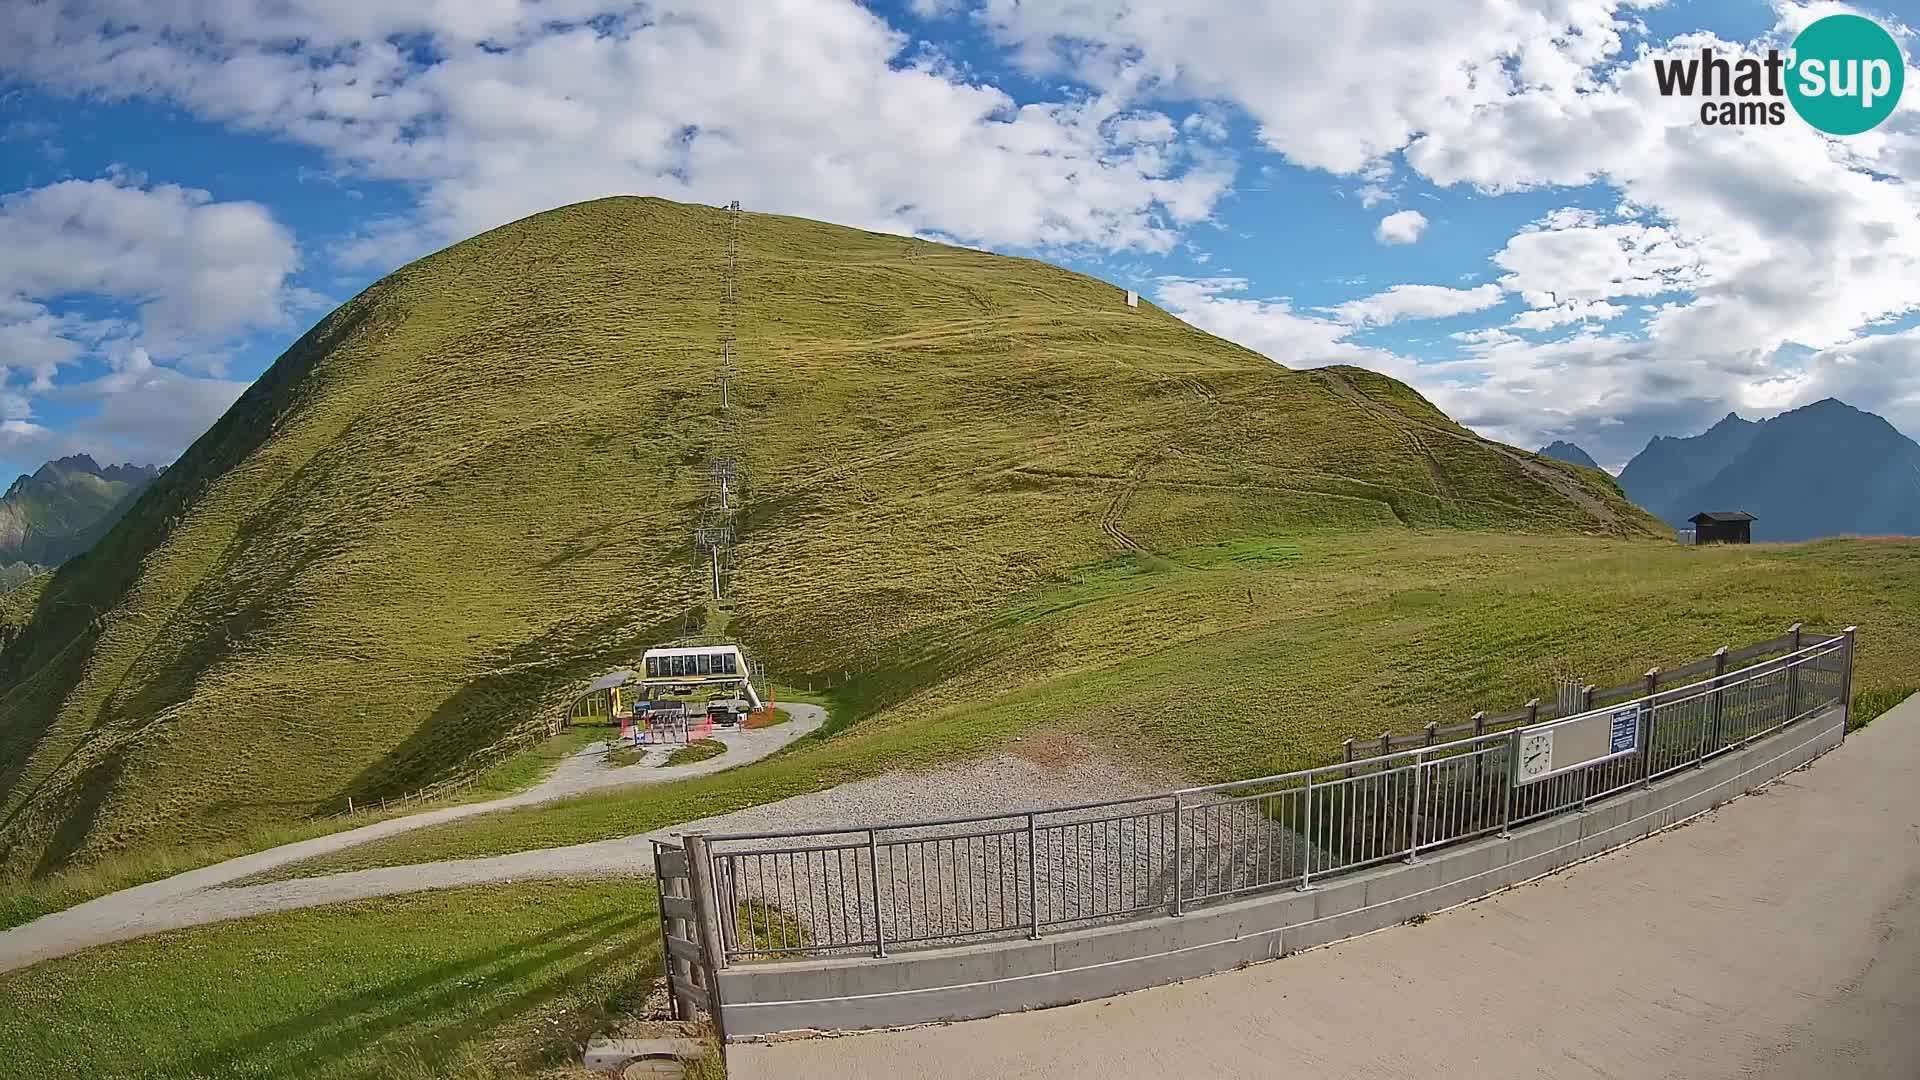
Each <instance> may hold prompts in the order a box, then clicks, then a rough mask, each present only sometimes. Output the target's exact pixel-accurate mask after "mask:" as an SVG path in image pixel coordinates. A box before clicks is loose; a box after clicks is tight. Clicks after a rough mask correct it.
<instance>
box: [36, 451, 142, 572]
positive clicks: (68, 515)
mask: <svg viewBox="0 0 1920 1080" xmlns="http://www.w3.org/2000/svg"><path fill="white" fill-rule="evenodd" d="M160 471H161V470H160V469H159V467H157V466H154V465H135V464H133V463H131V462H127V463H125V464H120V465H108V466H106V467H104V468H103V467H101V465H100V463H99V462H97V461H95V460H94V459H93V456H92V455H90V454H69V455H67V456H66V457H61V458H55V459H54V460H52V461H49V462H47V463H46V464H44V465H41V466H40V467H39V468H38V469H35V470H34V471H33V472H31V473H27V474H22V475H21V476H20V477H19V478H18V479H16V480H15V481H14V482H13V483H12V485H10V486H9V487H8V488H7V491H6V494H5V495H0V565H4V564H10V563H21V564H25V565H26V566H28V567H29V568H37V567H43V566H54V565H58V564H59V563H62V562H65V561H66V560H67V559H70V558H72V557H73V556H75V555H78V554H79V553H80V552H82V551H85V550H86V549H87V548H89V547H91V546H92V545H93V542H94V540H96V539H97V538H99V537H100V536H101V535H103V534H105V532H106V531H107V530H108V529H109V528H112V527H113V523H114V522H116V521H118V520H120V516H121V514H123V513H125V512H126V509H127V507H129V506H131V505H132V504H133V501H134V500H135V499H137V498H138V497H139V495H140V493H141V492H143V491H145V490H146V489H147V487H148V485H150V484H152V483H153V481H154V479H155V478H156V477H158V476H159V475H160Z"/></svg>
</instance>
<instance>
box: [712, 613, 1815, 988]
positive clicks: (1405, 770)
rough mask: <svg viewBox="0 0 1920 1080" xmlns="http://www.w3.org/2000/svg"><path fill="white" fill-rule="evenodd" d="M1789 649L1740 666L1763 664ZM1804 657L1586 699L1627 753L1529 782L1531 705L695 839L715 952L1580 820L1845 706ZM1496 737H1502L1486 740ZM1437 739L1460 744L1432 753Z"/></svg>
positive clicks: (1175, 888) (1143, 901) (809, 945)
mask: <svg viewBox="0 0 1920 1080" xmlns="http://www.w3.org/2000/svg"><path fill="white" fill-rule="evenodd" d="M1792 640H1793V639H1792V637H1791V636H1789V637H1787V638H1779V639H1774V640H1772V641H1767V642H1761V643H1758V644H1757V645H1755V646H1750V647H1749V648H1748V649H1746V650H1741V653H1745V654H1748V655H1749V656H1750V657H1751V656H1762V655H1767V654H1772V653H1778V652H1779V650H1780V648H1781V647H1783V643H1784V645H1785V646H1788V647H1790V646H1791V644H1792ZM1801 640H1802V642H1803V646H1802V648H1800V649H1799V650H1798V651H1794V652H1789V653H1784V654H1780V655H1771V656H1769V658H1767V659H1761V660H1757V661H1755V662H1753V663H1751V664H1748V665H1746V666H1744V667H1740V668H1738V669H1731V670H1729V669H1727V668H1726V667H1725V665H1726V663H1727V661H1726V660H1725V659H1724V657H1725V656H1727V655H1733V654H1731V653H1729V652H1727V651H1724V650H1723V652H1722V654H1720V655H1718V656H1716V657H1713V658H1709V660H1707V661H1703V662H1701V663H1704V664H1705V665H1706V666H1704V667H1702V666H1701V664H1700V663H1696V664H1692V665H1688V666H1687V667H1686V668H1682V669H1678V670H1680V671H1682V672H1685V673H1688V674H1696V675H1697V674H1700V673H1703V672H1704V673H1707V677H1706V678H1701V679H1698V680H1696V681H1691V682H1686V683H1684V684H1679V685H1676V684H1675V683H1674V682H1671V681H1669V677H1668V676H1665V675H1659V674H1652V675H1650V676H1649V678H1648V680H1646V681H1645V682H1643V683H1641V684H1640V685H1639V686H1638V687H1637V688H1629V687H1622V688H1614V689H1612V690H1609V691H1604V692H1603V691H1595V692H1593V693H1592V694H1591V695H1586V696H1585V702H1586V704H1587V705H1588V707H1589V708H1592V709H1607V708H1616V707H1618V706H1619V705H1620V704H1622V703H1623V702H1622V700H1621V695H1622V694H1627V693H1632V696H1631V697H1630V698H1627V699H1626V700H1627V703H1638V704H1639V705H1640V709H1639V716H1640V720H1639V724H1640V727H1639V729H1638V731H1637V734H1636V739H1635V750H1634V751H1633V752H1631V753H1627V754H1624V755H1619V756H1612V757H1607V758H1604V759H1601V760H1598V761H1596V762H1593V763H1591V764H1588V765H1584V766H1579V767H1576V768H1573V769H1571V770H1569V771H1565V772H1560V773H1557V774H1552V775H1549V776H1547V777H1546V778H1545V779H1542V780H1539V781H1536V782H1531V783H1527V784H1517V783H1516V782H1515V777H1516V773H1515V760H1516V748H1517V746H1518V741H1519V738H1520V735H1521V733H1522V731H1524V730H1526V727H1525V725H1528V724H1532V723H1535V722H1538V721H1541V720H1543V719H1547V718H1548V717H1549V715H1550V713H1549V712H1546V711H1543V710H1541V709H1540V708H1539V706H1538V703H1533V704H1531V705H1530V707H1529V708H1528V709H1526V710H1523V711H1520V712H1516V713H1510V714H1506V715H1505V716H1500V717H1485V716H1481V717H1477V718H1476V720H1475V722H1474V723H1472V724H1467V725H1460V726H1458V727H1456V728H1452V729H1440V728H1438V727H1437V726H1430V727H1429V729H1428V730H1427V731H1426V732H1424V733H1422V734H1420V735H1416V736H1413V737H1412V738H1414V739H1415V740H1417V742H1418V744H1419V745H1416V746H1413V747H1410V748H1406V749H1398V750H1392V749H1389V750H1388V751H1386V752H1383V753H1381V754H1378V755H1375V756H1372V757H1367V758H1363V759H1360V760H1354V761H1343V762H1341V763H1339V764H1335V765H1329V766H1323V767H1320V768H1315V769H1307V770H1302V771H1298V772H1293V773H1287V774H1283V775H1280V776H1270V777H1261V778H1259V779H1255V780H1246V781H1239V782H1235V783H1228V784H1217V785H1213V786H1210V787H1203V788H1188V789H1185V790H1182V791H1178V792H1169V793H1166V794H1164V795H1156V796H1150V797H1146V798H1137V799H1122V800H1115V801H1111V802H1103V803H1091V804H1086V805H1083V806H1073V807H1058V808H1053V809H1046V810H1034V811H1031V812H1025V811H1023V812H1020V813H1016V814H1003V815H988V816H981V817H973V818H961V819H952V820H946V821H930V822H917V823H906V824H896V825H884V826H881V825H876V826H873V827H871V828H869V827H866V826H862V827H859V828H855V829H845V830H840V831H826V830H812V831H801V832H795V833H757V834H731V835H718V836H711V837H706V838H705V845H706V850H707V852H708V858H709V860H710V861H711V864H712V881H713V882H714V895H715V897H716V900H715V904H716V906H717V907H718V908H719V909H720V910H719V912H718V915H717V921H718V922H719V923H720V928H719V941H720V944H721V947H722V949H723V951H724V953H725V956H726V958H727V960H729V961H732V960H744V959H751V958H758V957H791V956H798V955H828V954H839V953H849V952H871V953H875V954H879V955H884V954H885V953H886V951H887V950H888V949H890V948H896V947H909V946H930V945H935V944H942V943H953V942H959V941H968V940H980V939H990V938H995V937H1010V936H1016V935H1024V936H1028V937H1038V936H1041V935H1042V934H1043V933H1045V932H1046V931H1047V930H1049V929H1055V928H1061V927H1070V926H1081V925H1091V924H1096V923H1100V922H1103V921H1113V920H1120V919H1129V918H1140V917H1143V916H1149V915H1156V914H1162V913H1173V914H1179V913H1180V912H1181V911H1182V910H1184V909H1185V908H1186V907H1188V906H1191V905H1198V904H1204V903H1208V902H1213V901H1218V900H1220V899H1223V898H1226V897H1233V896H1239V895H1244V894H1247V893H1253V892H1259V891H1262V890H1269V889H1275V888H1282V887H1299V886H1305V885H1308V884H1310V883H1311V882H1312V881H1313V880H1314V879H1316V878H1318V877H1321V876H1324V875H1329V874H1340V873H1346V872H1350V871H1353V870H1357V869H1360V868H1362V867H1366V866H1372V865H1376V864H1379V863H1383V862H1388V861H1392V860H1396V859H1411V858H1415V857H1417V856H1418V855H1419V853H1420V852H1422V851H1427V850H1431V849H1434V848H1439V847H1444V846H1446V845H1449V844H1457V843H1461V842H1463V841H1466V840H1471V839H1474V838H1476V837H1481V836H1486V835H1488V834H1491V833H1496V832H1502V831H1504V830H1506V829H1508V828H1510V827H1511V826H1513V825H1517V824H1521V823H1524V822H1529V821H1534V820H1538V819H1541V818H1546V817H1551V816H1553V815H1556V814H1562V813H1567V812H1569V811H1573V810H1578V809H1581V808H1583V807H1585V806H1587V805H1589V804H1590V803H1592V802H1594V801H1595V800H1598V799H1604V798H1607V797H1608V796H1611V795H1614V794H1617V793H1619V792H1622V791H1625V790H1628V789H1630V788H1633V787H1636V786H1641V785H1644V784H1647V783H1650V782H1651V781H1653V780H1655V779H1658V778H1659V777H1661V776H1663V775H1666V774H1668V773H1671V772H1674V771H1675V770H1678V769H1684V768H1691V767H1694V766H1696V765H1698V764H1700V763H1701V762H1703V761H1705V760H1706V759H1707V758H1709V757H1712V756H1713V755H1715V754H1719V753H1724V752H1726V751H1728V750H1730V749H1734V748H1737V747H1740V746H1743V745H1746V744H1747V743H1750V742H1752V741H1753V740H1755V739H1758V738H1763V737H1765V736H1766V735H1768V734H1771V733H1772V732H1775V731H1778V730H1780V729H1781V728H1782V727H1785V726H1788V725H1790V724H1792V723H1795V722H1796V721H1799V720H1801V719H1804V718H1806V717H1809V716H1812V715H1815V714H1817V713H1819V712H1821V711H1823V710H1826V709H1828V708H1831V707H1833V706H1834V705H1836V704H1840V703H1842V702H1843V701H1844V699H1845V695H1846V693H1847V692H1848V687H1849V686H1850V682H1849V679H1848V673H1849V671H1850V668H1851V663H1852V651H1851V650H1852V642H1851V638H1850V636H1832V635H1818V634H1811V633H1808V634H1805V635H1803V636H1802V638H1801ZM1717 670H1724V671H1725V673H1724V674H1721V675H1714V674H1712V672H1715V671H1717ZM1649 687H1657V689H1655V690H1654V692H1652V693H1648V689H1649ZM1636 690H1637V692H1634V691H1636ZM1583 693H1584V690H1583ZM1603 693H1604V694H1605V695H1606V697H1605V698H1603V697H1602V694H1603ZM1580 715H1583V714H1580V713H1577V712H1576V713H1575V714H1573V716H1574V717H1577V716H1580ZM1554 721H1555V722H1556V723H1560V724H1567V723H1578V722H1579V721H1578V720H1576V719H1573V718H1571V717H1568V716H1565V715H1561V716H1558V717H1554ZM1496 725H1508V726H1505V727H1504V728H1503V729H1501V730H1489V728H1492V727H1495V726H1496ZM1443 730H1451V731H1461V730H1464V731H1466V732H1468V733H1469V734H1467V735H1466V737H1464V738H1454V739H1446V738H1443V736H1442V734H1441V733H1442V731H1443ZM1475 731H1478V732H1480V733H1479V734H1471V733H1472V732H1475ZM1377 741H1379V742H1383V743H1385V744H1386V745H1388V746H1392V745H1393V744H1394V743H1395V742H1396V741H1397V740H1396V739H1393V738H1389V739H1385V740H1377Z"/></svg>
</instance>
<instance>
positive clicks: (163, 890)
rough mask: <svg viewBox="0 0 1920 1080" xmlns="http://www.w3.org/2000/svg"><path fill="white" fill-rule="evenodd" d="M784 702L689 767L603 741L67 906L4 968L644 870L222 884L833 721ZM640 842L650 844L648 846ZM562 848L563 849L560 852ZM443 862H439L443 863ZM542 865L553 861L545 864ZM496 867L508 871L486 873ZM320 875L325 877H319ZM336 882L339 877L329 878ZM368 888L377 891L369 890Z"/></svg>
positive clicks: (10, 945)
mask: <svg viewBox="0 0 1920 1080" xmlns="http://www.w3.org/2000/svg"><path fill="white" fill-rule="evenodd" d="M780 707H781V708H782V709H785V710H787V712H788V713H789V714H790V715H791V716H792V717H793V719H792V720H790V721H788V722H787V723H785V724H781V725H778V726H776V727H770V728H759V729H756V730H753V731H744V730H743V731H736V732H728V733H725V734H724V735H721V736H718V738H719V739H720V741H722V742H724V743H726V744H727V752H726V753H724V754H721V755H720V756H719V757H714V758H708V759H707V760H705V761H698V762H694V763H693V764H690V765H676V766H673V767H671V768H661V767H657V766H655V765H653V764H651V763H642V764H638V765H628V766H625V767H622V768H617V769H615V768H607V767H606V766H605V765H604V764H602V762H601V758H602V757H603V756H604V755H605V753H606V747H605V746H604V744H595V745H594V746H590V747H587V748H586V749H584V750H582V751H580V752H579V753H577V754H575V755H574V756H573V757H571V758H569V759H567V760H566V761H564V762H562V763H561V765H560V767H559V768H558V769H555V770H554V773H553V775H552V776H549V777H548V778H547V779H546V780H545V781H543V782H542V783H540V784H539V785H537V786H535V787H533V788H530V789H528V790H526V791H523V792H521V793H519V794H517V795H509V796H507V797H506V798H502V799H493V800H490V801H488V802H480V803H470V804H467V805H464V806H449V807H444V808H442V809H439V810H428V811H425V812H423V813H419V814H411V815H408V816H406V817H399V818H391V819H389V820H386V821H381V822H376V823H374V824H372V825H366V826H363V827H361V828H358V829H351V830H348V831H347V832H339V833H333V834H331V835H328V836H321V837H317V838H315V839H312V840H302V841H300V842H299V843H295V844H285V845H282V846H280V847H276V848H270V849H268V850H266V851H261V852H255V853H254V854H252V855H243V856H241V857H240V858H237V859H228V860H227V861H226V862H222V863H216V864H214V865H212V866H207V867H202V868H201V869H198V870H190V871H188V872H186V873H184V874H176V875H174V876H173V877H170V878H165V879H162V880H160V881H155V882H151V883H149V884H146V885H139V886H135V887H134V888H131V889H123V890H121V891H119V892H117V893H110V894H108V895H106V896H102V897H98V898H96V899H93V900H89V901H87V902H86V903H84V904H79V905H76V906H74V907H71V908H68V909H67V910H65V911H58V912H55V913H53V914H51V915H46V916H43V917H41V918H39V919H35V920H34V921H33V922H30V923H27V924H25V925H24V926H17V927H14V928H13V929H11V930H4V931H0V972H7V971H12V970H14V969H16V968H22V967H26V966H27V965H29V964H35V963H39V962H40V961H42V960H48V959H52V958H53V957H56V956H65V955H67V954H68V953H74V952H78V951H80V950H81V949H88V948H92V947H94V946H96V945H104V944H107V943H109V942H114V941H125V940H128V939H130V938H136V937H144V936H146V935H148V934H157V933H160V932H162V931H165V930H177V929H180V928H182V927H188V926H199V925H202V924H204V923H210V922H218V921H220V920H223V919H232V918H240V917H242V916H246V915H262V914H266V913H269V912H273V911H286V910H291V909H293V908H299V907H313V906H316V905H318V904H326V903H334V902H336V901H340V900H351V899H362V898H365V897H368V896H384V895H390V894H392V893H399V892H418V891H421V890H423V889H433V888H447V887H451V886H454V885H462V884H473V883H475V882H478V881H503V880H512V879H513V878H515V877H521V878H524V877H538V876H545V877H556V876H559V877H567V876H580V877H604V876H607V875H608V874H611V873H616V872H619V871H620V869H621V868H622V866H624V865H627V864H628V863H631V864H632V865H633V866H634V870H633V871H632V872H635V873H637V872H639V864H640V862H641V860H640V859H638V858H637V857H636V858H631V859H628V858H626V856H624V855H623V856H622V857H621V860H616V861H614V862H612V863H608V862H606V861H598V862H596V861H594V860H593V858H592V856H591V854H589V855H588V856H587V857H586V858H585V861H584V862H582V861H581V857H580V855H579V853H577V852H576V853H574V855H573V856H571V858H572V860H573V861H571V862H570V861H569V858H570V856H568V855H567V854H565V852H566V851H567V850H568V849H547V850H546V851H542V852H526V853H523V854H522V855H516V856H505V857H503V859H502V860H469V861H474V862H481V863H487V864H488V865H487V866H485V867H480V868H477V869H476V868H473V867H466V868H464V869H462V868H458V867H455V868H454V869H447V868H446V867H450V866H454V864H428V865H426V866H420V867H395V868H390V869H387V870H381V871H362V872H360V873H361V874H363V875H366V874H370V875H373V876H372V877H370V878H369V877H356V876H355V875H352V874H343V875H333V877H332V878H311V879H295V880H291V881H279V882H273V883H270V884H265V885H254V886H247V887H245V888H223V886H230V885H234V884H235V883H238V882H241V881H243V880H245V879H247V878H251V877H257V876H259V875H261V874H264V873H267V872H268V871H272V870H276V869H278V868H280V867H283V866H288V865H291V864H293V863H297V862H301V861H303V860H306V859H311V858H314V857H316V856H320V855H328V854H332V853H334V852H337V851H344V850H346V849H347V848H351V847H354V846H356V845H359V844H364V843H367V842H368V841H372V840H379V839H382V838H385V837H389V836H395V835H398V834H400V833H404V832H411V831H413V830H415V829H423V828H426V827H428V826H430V825H440V824H444V823H446V822H449V821H458V820H460V819H462V818H468V817H473V816H474V815H476V814H486V813H491V812H494V811H497V810H510V809H514V808H516V807H523V806H535V805H538V804H540V803H547V802H553V801H556V800H559V799H565V798H568V797H570V796H573V795H580V794H583V793H586V792H590V791H603V790H607V789H609V788H616V787H625V786H633V785H640V784H662V783H667V782H669V781H672V780H682V779H686V778H688V777H692V776H703V775H706V774H708V773H715V772H719V771H721V770H723V769H730V768H734V767H736V766H740V765H745V764H748V763H750V762H753V761H758V760H760V759H761V758H764V757H766V756H768V755H769V754H772V753H774V752H775V751H777V750H780V749H783V748H784V747H786V746H788V745H789V744H791V743H792V742H794V741H795V740H796V739H799V738H800V737H801V736H803V735H807V734H810V733H812V732H813V731H815V730H817V729H818V728H819V727H820V725H821V724H823V723H825V722H826V719H827V715H826V710H825V709H822V708H821V707H820V706H818V705H808V704H805V703H800V702H794V703H789V704H783V705H781V706H780ZM643 839H644V838H643ZM588 846H591V845H588ZM623 850H625V849H623ZM635 850H644V846H642V847H640V848H636V849H635ZM555 852H559V853H560V854H554V853H555ZM436 866H438V867H441V868H440V869H435V867H436ZM543 867H544V868H545V869H542V868H543ZM495 873H497V874H501V875H503V876H497V877H494V876H488V875H489V874H495ZM334 878H345V879H348V881H347V882H346V883H345V884H342V883H340V882H337V881H334V880H333V879H334ZM313 882H319V883H322V884H312V883H313ZM329 882H331V883H330V884H328V883H329ZM369 888H373V889H376V890H378V891H367V890H368V889H369ZM356 890H357V891H356Z"/></svg>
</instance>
